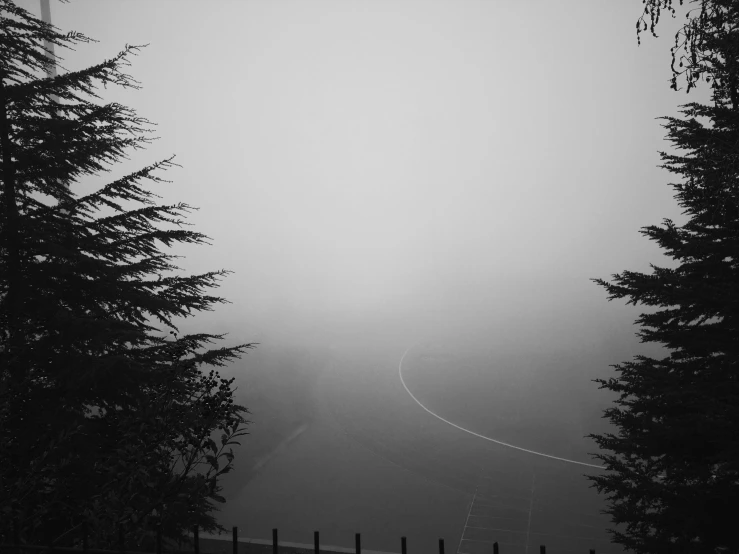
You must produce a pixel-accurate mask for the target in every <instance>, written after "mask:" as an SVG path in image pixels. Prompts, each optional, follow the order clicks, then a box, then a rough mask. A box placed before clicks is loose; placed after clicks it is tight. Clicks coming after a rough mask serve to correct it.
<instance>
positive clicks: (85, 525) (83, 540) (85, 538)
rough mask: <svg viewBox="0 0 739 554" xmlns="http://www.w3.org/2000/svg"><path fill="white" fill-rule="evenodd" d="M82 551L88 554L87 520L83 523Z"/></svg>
mask: <svg viewBox="0 0 739 554" xmlns="http://www.w3.org/2000/svg"><path fill="white" fill-rule="evenodd" d="M49 546H51V543H49ZM82 551H83V552H87V520H85V521H83V522H82Z"/></svg>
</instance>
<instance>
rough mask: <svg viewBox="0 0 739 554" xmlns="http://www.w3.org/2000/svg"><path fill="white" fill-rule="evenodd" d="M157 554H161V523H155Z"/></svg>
mask: <svg viewBox="0 0 739 554" xmlns="http://www.w3.org/2000/svg"><path fill="white" fill-rule="evenodd" d="M157 554H162V522H161V521H159V522H157Z"/></svg>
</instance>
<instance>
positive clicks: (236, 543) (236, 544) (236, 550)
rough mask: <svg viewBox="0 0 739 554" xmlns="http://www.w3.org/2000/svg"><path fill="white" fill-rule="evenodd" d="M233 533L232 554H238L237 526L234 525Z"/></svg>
mask: <svg viewBox="0 0 739 554" xmlns="http://www.w3.org/2000/svg"><path fill="white" fill-rule="evenodd" d="M233 535H234V548H233V554H239V528H238V527H234V530H233Z"/></svg>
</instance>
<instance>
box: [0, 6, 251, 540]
mask: <svg viewBox="0 0 739 554" xmlns="http://www.w3.org/2000/svg"><path fill="white" fill-rule="evenodd" d="M45 40H46V41H49V42H51V43H53V44H54V45H55V47H57V48H60V47H61V48H70V49H71V45H73V44H76V43H83V44H84V43H89V42H94V41H91V39H89V38H87V37H85V36H84V35H82V34H79V33H69V34H62V33H60V32H59V30H58V29H56V28H55V27H53V26H50V25H48V24H46V23H44V22H42V21H40V20H38V19H37V18H35V17H34V16H32V15H31V14H30V13H28V12H27V11H26V10H24V9H22V8H20V7H18V6H17V5H15V4H14V3H13V2H12V0H0V154H1V155H0V176H1V177H2V189H1V190H0V203H1V205H2V215H0V249H1V250H0V488H1V492H0V535H3V536H4V537H5V539H6V540H10V538H11V536H12V533H11V525H12V522H13V521H15V522H16V523H17V525H18V530H19V532H20V535H21V539H22V541H23V542H27V543H31V544H41V543H44V544H49V542H53V543H54V544H56V545H58V546H72V545H79V544H81V537H82V529H83V527H84V526H86V527H87V532H88V537H89V545H90V547H98V548H107V547H112V546H116V545H117V544H118V543H117V538H118V529H119V527H120V528H123V529H124V531H125V534H126V537H127V544H128V545H133V544H140V542H141V541H142V540H143V539H144V537H146V536H150V535H151V532H152V530H153V529H154V527H155V525H157V524H161V525H162V531H163V536H164V537H165V538H170V539H183V538H184V537H185V533H186V532H188V531H190V530H191V529H192V527H193V526H194V525H198V526H199V527H200V529H202V530H204V531H211V532H213V531H216V530H224V529H223V528H222V527H221V526H220V525H218V524H217V523H216V521H215V519H214V517H213V515H212V514H211V513H210V512H212V511H213V510H214V509H216V508H215V507H214V505H213V504H212V503H211V501H215V502H224V499H223V497H221V496H220V495H219V494H218V493H219V492H220V490H221V487H219V486H218V477H219V476H221V475H223V474H225V473H227V472H228V471H230V470H231V469H232V467H233V466H232V461H233V458H234V456H233V452H232V450H228V451H226V449H227V448H228V447H229V446H230V445H232V444H238V443H237V442H235V441H234V438H236V437H238V436H242V435H245V434H247V433H246V432H245V431H244V429H245V427H244V424H247V423H249V422H248V421H246V420H245V419H244V417H243V414H244V413H248V410H247V409H246V408H244V407H243V406H239V405H236V404H234V401H233V391H232V390H231V384H232V382H233V379H230V380H227V379H222V378H220V375H219V374H218V372H217V371H215V370H211V371H210V372H209V373H208V374H205V373H203V372H201V370H200V366H201V365H202V364H205V365H210V366H224V365H225V362H228V361H229V360H232V359H234V358H237V357H238V355H239V354H242V353H244V352H245V351H246V350H247V349H249V348H252V347H253V346H254V345H253V344H243V345H240V346H236V347H232V348H219V349H210V350H207V351H205V352H203V353H198V351H199V350H202V349H203V344H204V343H211V342H212V340H213V339H216V340H220V339H222V338H223V336H224V335H209V334H193V335H186V336H183V337H178V335H177V333H176V331H177V327H176V325H175V324H174V322H173V318H175V317H190V316H191V315H192V312H193V311H196V312H199V311H202V310H209V311H210V310H212V308H211V306H212V305H213V304H215V303H224V302H226V300H224V299H222V298H219V297H214V296H207V295H204V294H203V292H202V290H203V289H204V288H207V287H214V286H217V278H218V277H220V276H224V275H225V274H227V273H230V272H228V271H225V270H222V271H218V272H210V273H206V274H203V275H196V276H190V277H176V276H168V277H163V276H162V273H163V272H166V271H171V270H174V269H179V268H177V267H176V266H175V265H173V264H171V263H170V260H172V259H173V258H175V257H177V256H172V255H167V254H163V253H161V251H160V247H159V245H158V244H157V241H159V242H160V243H163V244H164V245H166V246H171V245H172V244H174V243H192V244H203V243H205V244H207V242H205V240H204V239H207V237H206V236H205V235H202V234H200V233H196V232H192V231H188V230H184V229H182V226H183V225H187V224H186V223H184V221H183V220H182V219H180V216H181V215H182V214H184V213H186V212H187V211H188V210H189V209H190V206H188V205H186V204H182V203H180V204H176V205H170V206H159V205H156V203H155V201H154V200H152V198H153V197H156V195H155V194H153V193H152V192H150V191H148V190H146V189H145V188H143V187H142V184H141V183H142V182H144V181H147V180H148V181H149V182H153V183H154V184H159V183H166V182H168V181H164V180H163V179H161V178H159V177H157V176H156V175H155V173H156V172H157V170H161V169H167V168H168V167H171V166H172V165H175V164H174V163H173V161H172V158H169V159H166V160H163V161H159V162H157V163H154V164H152V165H151V166H148V167H145V168H143V169H141V170H140V171H137V172H135V173H132V174H130V175H127V176H125V177H123V178H121V179H118V180H115V181H114V182H111V183H109V184H107V185H105V186H104V187H103V188H102V189H100V190H98V191H97V192H94V193H92V194H89V195H87V196H84V197H81V198H78V197H77V196H76V195H75V193H74V186H71V187H70V185H73V184H74V183H75V182H76V180H78V179H79V178H80V177H83V176H89V175H97V174H99V173H100V172H102V171H110V170H109V169H108V166H110V165H112V164H114V163H116V162H117V161H120V160H121V159H123V158H125V152H126V151H128V150H129V149H140V148H143V147H144V146H145V145H146V144H148V143H149V142H150V141H151V140H152V139H151V138H150V137H149V136H148V135H149V134H150V133H151V130H150V129H148V128H147V127H148V126H149V125H151V123H150V122H148V121H147V120H145V119H143V118H140V117H138V116H137V115H136V114H135V113H134V111H133V110H131V109H129V108H126V107H124V106H121V105H119V104H116V103H108V104H105V103H96V100H100V97H99V96H98V95H97V94H96V90H97V88H98V87H99V85H101V84H102V85H103V86H107V85H117V86H121V87H124V88H133V89H137V88H139V87H138V86H137V84H136V81H135V80H133V79H132V78H131V77H130V76H128V75H126V74H125V73H124V72H123V68H124V67H125V66H126V65H129V62H128V60H129V58H130V56H131V55H134V54H136V52H137V50H139V48H140V47H137V46H127V47H126V48H125V49H124V50H123V51H122V52H121V53H120V54H118V55H117V56H116V57H114V58H112V59H110V60H106V61H104V62H102V63H100V64H98V65H95V66H93V67H90V68H87V69H84V70H81V71H74V72H63V73H62V74H61V75H58V76H56V77H53V78H47V77H45V76H44V75H43V73H44V72H45V71H46V69H47V68H48V67H49V63H53V62H50V61H49V58H48V56H49V55H50V52H49V51H47V50H45V49H44V48H43V44H44V41H45ZM57 99H58V101H57ZM46 199H48V201H46ZM122 202H131V203H135V204H139V205H140V207H137V208H135V209H128V210H126V209H124V208H123V207H122V206H121V204H120V203H122ZM101 206H107V207H109V208H112V209H113V210H114V212H115V214H114V215H111V216H108V217H99V216H98V217H93V216H94V215H95V212H97V211H98V210H99V209H100V207H101ZM160 223H164V224H171V225H173V226H175V227H176V228H174V229H160V228H158V227H157V224H160ZM152 277H156V278H152ZM152 317H153V318H156V319H157V320H158V321H159V322H160V323H161V324H164V325H166V326H167V327H169V328H170V329H172V331H169V336H168V335H167V334H166V333H165V334H164V336H158V335H157V334H156V333H157V332H159V333H160V334H161V333H162V332H161V331H159V329H157V328H156V327H154V326H153V325H150V324H149V319H150V318H152ZM167 338H170V339H172V340H166V339H167ZM216 435H219V436H217V437H216V438H217V439H218V442H219V443H220V444H218V443H217V442H216V440H214V439H213V436H216ZM223 457H226V459H227V463H225V464H223V463H222V462H221V459H222V458H223ZM200 466H205V468H206V470H205V471H200V470H201V467H200Z"/></svg>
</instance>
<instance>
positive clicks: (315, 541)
mask: <svg viewBox="0 0 739 554" xmlns="http://www.w3.org/2000/svg"><path fill="white" fill-rule="evenodd" d="M313 553H314V554H320V553H321V549H320V548H319V547H318V531H313Z"/></svg>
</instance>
